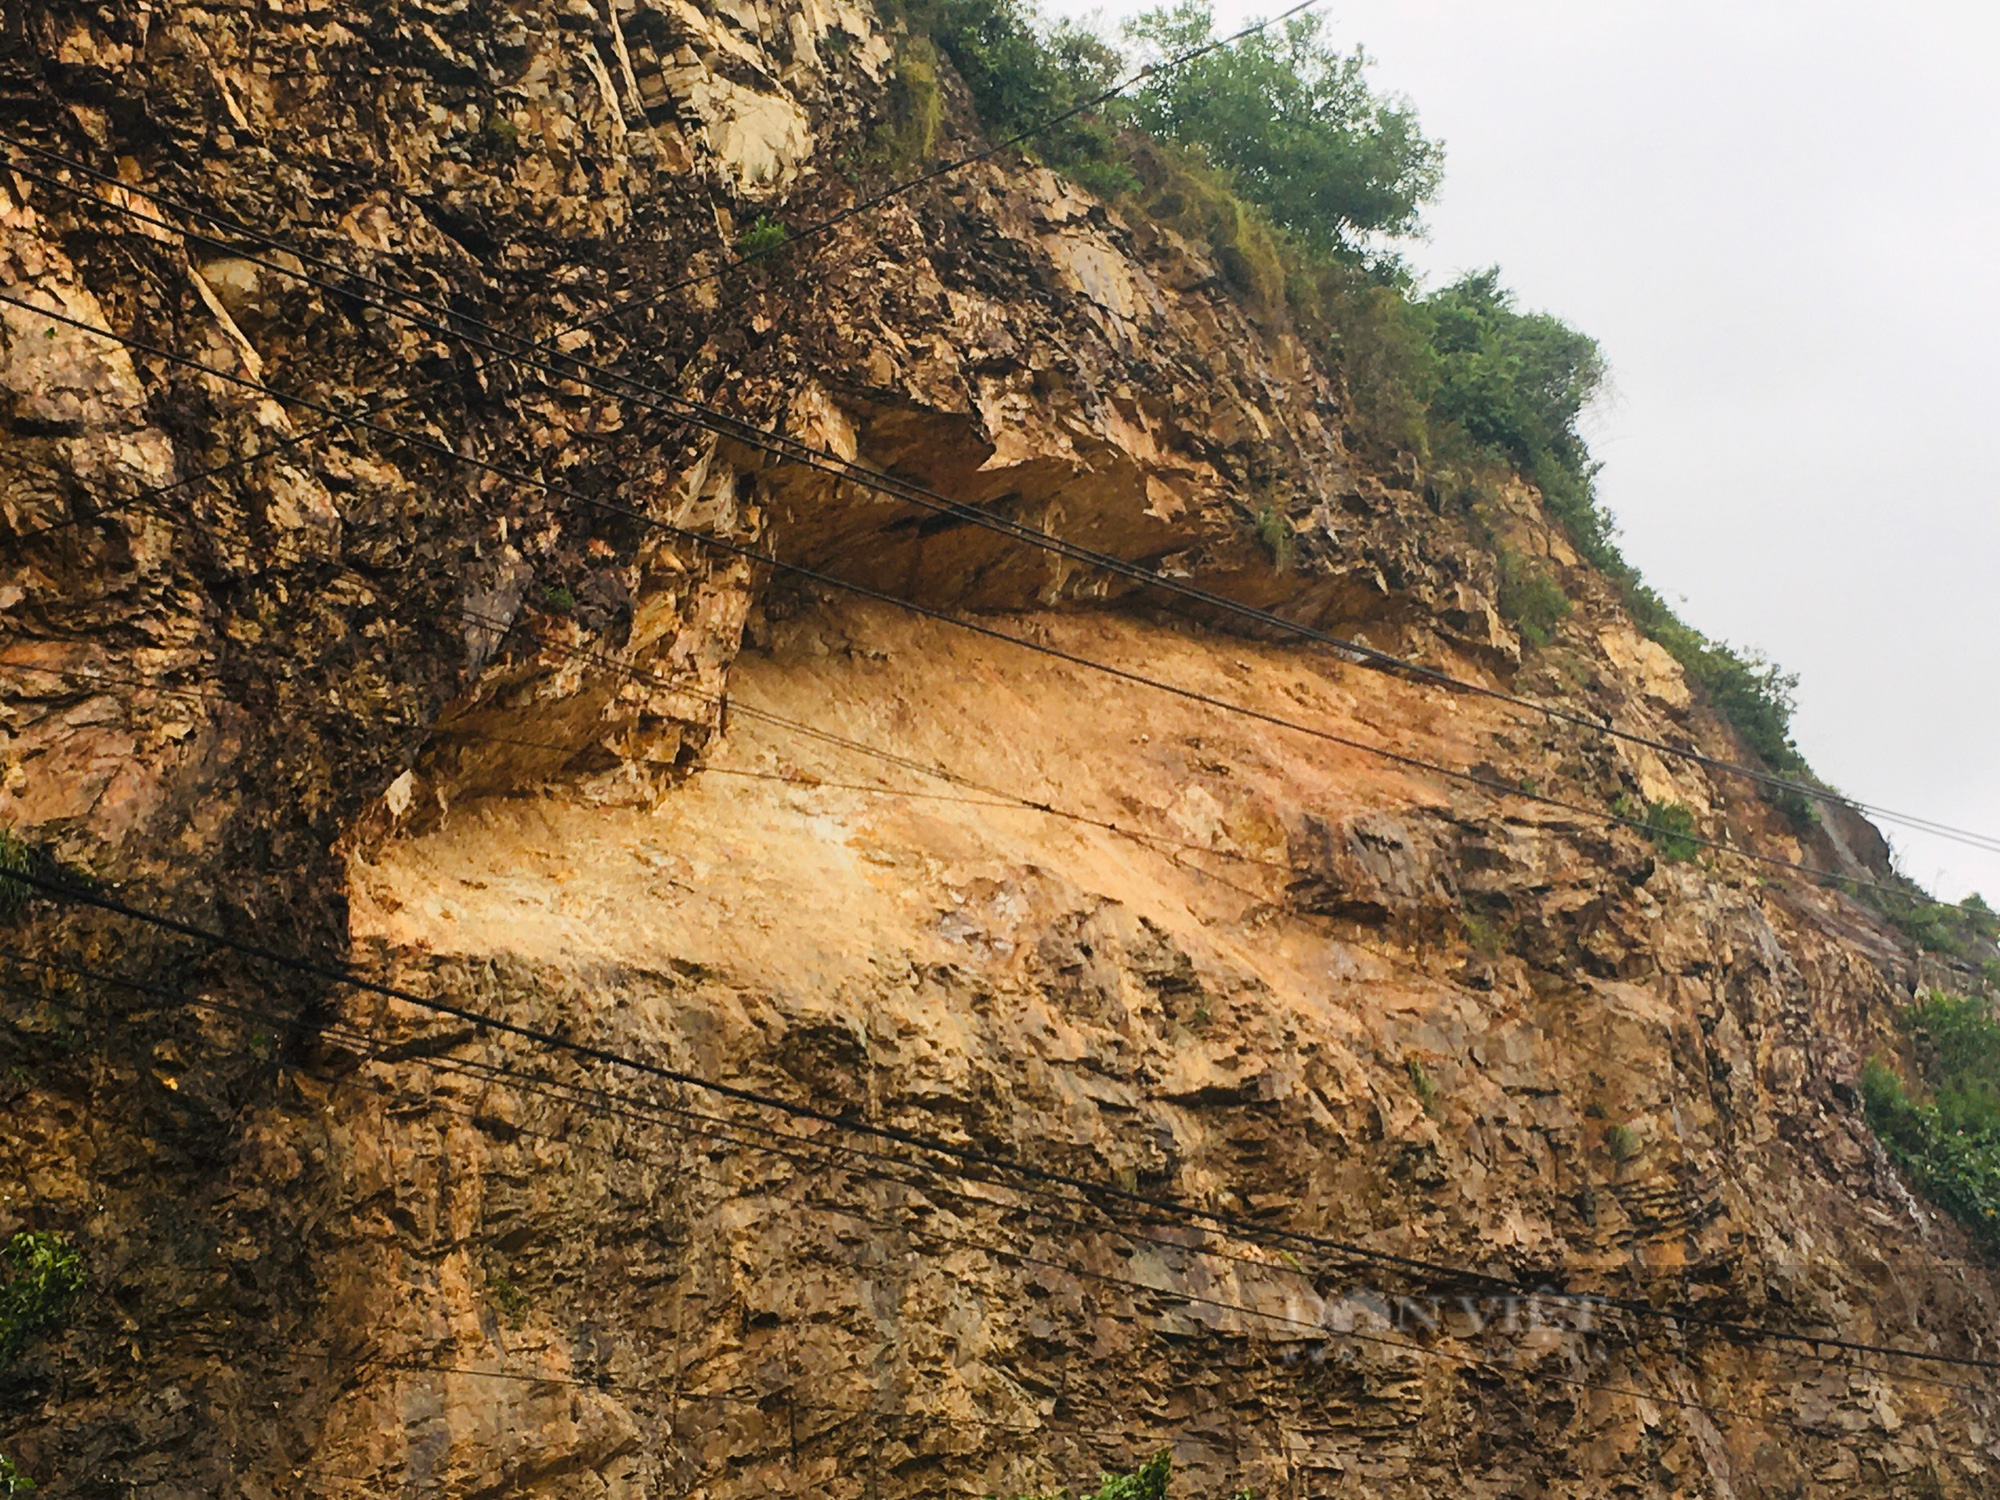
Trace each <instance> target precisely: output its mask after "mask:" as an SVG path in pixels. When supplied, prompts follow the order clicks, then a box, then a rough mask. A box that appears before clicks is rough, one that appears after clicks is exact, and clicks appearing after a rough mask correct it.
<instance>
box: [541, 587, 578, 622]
mask: <svg viewBox="0 0 2000 1500" xmlns="http://www.w3.org/2000/svg"><path fill="white" fill-rule="evenodd" d="M542 602H543V603H544V604H546V605H547V606H548V607H549V608H550V610H552V611H553V612H554V613H556V614H559V615H567V614H571V613H574V612H575V610H576V595H575V594H573V593H571V592H570V591H569V590H568V589H566V588H564V587H563V586H562V585H561V584H553V585H551V586H550V587H548V588H545V589H543V590H542Z"/></svg>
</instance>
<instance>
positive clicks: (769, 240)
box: [736, 214, 792, 260]
mask: <svg viewBox="0 0 2000 1500" xmlns="http://www.w3.org/2000/svg"><path fill="white" fill-rule="evenodd" d="M791 237H792V236H791V231H790V230H788V229H786V228H785V226H784V225H783V224H781V223H779V222H778V221H777V220H776V219H773V218H771V217H770V216H769V215H767V214H759V215H757V222H756V223H754V224H752V225H751V226H750V227H749V228H748V229H746V230H744V231H743V233H742V234H740V235H738V236H737V239H736V254H737V258H738V259H740V260H763V259H764V258H765V257H767V256H769V255H772V254H775V253H776V252H777V251H779V250H781V249H783V248H784V246H785V245H786V244H788V243H789V242H790V240H791Z"/></svg>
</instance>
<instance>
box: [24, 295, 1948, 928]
mask: <svg viewBox="0 0 2000 1500" xmlns="http://www.w3.org/2000/svg"><path fill="white" fill-rule="evenodd" d="M0 303H3V304H6V305H9V306H12V307H17V308H20V309H22V310H23V311H26V312H30V313H33V314H34V315H35V316H37V317H42V318H48V319H51V320H53V321H56V322H60V323H64V324H67V325H69V326H71V327H74V328H78V329H80V330H82V331H84V332H86V333H91V334H95V335H97V336H99V337H101V338H106V339H109V340H111V341H112V342H114V343H119V344H123V345H125V346H126V347H127V348H131V349H137V350H139V351H141V352H143V353H147V354H150V355H152V356H153V357H154V358H156V359H160V360H163V361H166V362H167V363H170V364H177V365H181V366H184V367H187V368H191V369H194V370H197V371H199V372H200V373H201V374H203V375H204V376H207V377H209V378H211V379H215V380H220V381H223V382H225V383H227V384H231V385H235V386H239V387H241V388H243V389H246V390H251V391H255V392H257V393H258V394H260V395H263V396H267V397H270V398H271V399H273V400H276V401H279V402H282V403H284V404H287V405H292V406H298V407H302V408H304V409H305V410H308V411H313V412H318V413H320V414H321V415H325V416H330V417H334V418H336V419H337V420H339V421H341V422H342V423H343V424H344V425H347V426H349V427H353V428H358V429H361V430H363V431H367V432H372V433H375V434H377V435H379V436H382V437H385V438H387V439H388V440H389V441H391V442H398V443H404V444H407V445H409V446H410V447H413V448H415V449H418V450H419V451H423V452H429V453H434V454H437V455H438V456H440V457H443V458H447V459H450V460H452V461H454V462H457V463H462V464H465V465H467V466H468V467H471V468H475V469H479V470H481V471H482V472H485V473H489V474H492V475H495V476H496V477H499V478H502V479H507V480H509V481H512V482H514V483H518V484H525V485H529V486H531V487H533V488H536V489H540V490H542V491H543V492H545V493H547V494H549V495H551V496H553V497H555V498H558V499H562V500H565V501H568V502H569V503H571V504H575V505H580V506H583V507H586V508H589V509H594V510H598V511H602V512H604V513H606V514H610V515H615V516H618V517H621V518H622V519H626V520H630V521H634V522H637V523H638V524H640V525H643V526H646V527H648V528H651V529H653V530H656V531H660V532H662V533H664V534H666V535H669V536H673V537H676V538H678V539H680V540H683V541H686V542H688V543H690V544H692V545H695V546H701V547H708V548H711V549H713V550H716V551H719V552H722V553H724V554H725V555H727V556H730V557H735V558H739V559H741V560H743V561H747V562H754V563H762V564H764V565H766V566H768V567H772V568H776V569H778V570H780V571H782V572H786V573H789V574H791V575H792V576H794V577H797V578H802V579H805V580H807V581H808V582H812V583H817V584H820V585H822V586H824V587H827V588H833V589H840V590H843V591H845V592H847V593H850V594H853V595H856V596H857V597H859V598H863V599H870V600H873V601H875V602H877V603H881V604H887V605H891V606H893V607H895V608H898V609H902V610H905V611H908V612H909V613H912V614H915V615H919V616H921V617H923V618H925V619H929V620H936V621H938V622H940V623H943V624H949V625H953V626H956V627H957V628H959V629H961V630H965V631H969V632H971V633H972V634H975V635H979V636H983V637H986V638H988V639H990V640H996V641H1004V642H1006V643H1008V644H1010V645H1014V646H1019V647H1021V648H1022V649H1024V650H1027V651H1033V652H1035V653H1037V654H1039V655H1043V656H1048V657H1051V658H1053V659H1055V660H1059V661H1064V662H1067V663H1069V664H1071V665H1073V666H1079V667H1084V668H1087V669H1089V670H1091V671H1095V672H1100V673H1103V674H1105V675H1107V676H1110V677H1112V678H1114V679H1116V680H1119V681H1123V682H1128V683H1132V684H1135V685H1138V686H1142V687H1148V688H1153V689H1156V690H1158V691H1161V692H1165V693H1168V694H1171V695H1172V696H1174V697H1178V698H1181V699H1184V700H1186V701H1189V702H1195V703H1200V704H1203V705H1205V706H1208V707H1211V708H1215V709H1218V710H1221V711H1224V712H1229V713H1234V714H1238V715H1241V716H1242V717H1245V718H1249V719H1252V720H1255V721H1257V722H1259V723H1263V724H1268V725H1271V726H1273V727H1275V728H1281V729H1288V730H1291V731H1293V732H1295V733H1299V734H1304V735H1307V736H1309V737H1311V738H1314V739H1317V740H1321V741H1323V742H1326V743H1329V744H1335V745H1339V746H1342V747H1343V748H1346V749H1350V750H1356V751H1359V752H1361V753H1363V754H1366V755H1373V756H1376V757H1377V758H1379V759H1382V760H1386V761H1389V762H1391V763H1393V764H1396V765H1401V766H1403V767H1405V768H1408V769H1411V770H1419V771H1425V772H1429V773H1432V774H1435V775H1440V776H1444V777H1447V778H1449V779H1451V780H1454V781H1459V782H1463V783H1466V784H1468V785H1472V786H1478V787H1482V788H1484V789H1485V790H1487V791H1488V792H1492V793H1496V794H1498V795H1501V796H1508V797H1520V798H1523V799H1525V800H1527V801H1530V802H1535V803H1538V804H1540V805H1542V806H1546V807H1552V808H1556V809H1559V810H1561V811H1564V812H1568V813H1572V814H1575V815H1577V816H1579V817H1584V818H1588V819H1591V820H1592V821H1595V822H1600V823H1603V824H1605V825H1607V826H1618V827H1627V828H1633V829H1636V830H1639V831H1641V832H1645V833H1648V834H1651V833H1653V832H1656V831H1657V830H1656V829H1655V828H1654V826H1653V825H1652V824H1651V823H1649V822H1648V821H1646V820H1645V819H1643V818H1635V817H1630V816H1627V815H1625V814H1622V813H1618V812H1615V811H1606V810H1604V809H1601V808H1590V807H1584V806H1581V805H1579V804H1577V803H1573V802H1566V801H1563V800H1562V799H1560V798H1556V797H1551V796H1548V795H1546V794H1545V793H1541V792H1535V791H1530V790H1527V789H1525V788H1523V787H1520V786H1517V785H1513V784H1510V783H1507V782H1504V781H1500V780H1498V779H1496V778H1494V777H1490V776H1485V775H1482V774H1480V773H1479V772H1476V771H1463V770H1459V769H1456V768H1454V767H1451V766H1445V765H1440V764H1438V763H1436V762H1433V761H1428V760H1425V759H1423V758H1421V757H1419V756H1414V755H1408V754H1405V753H1403V752H1401V751H1397V750H1393V749H1390V748H1388V747H1387V746H1383V745H1376V744H1371V743H1369V742H1368V741H1365V740H1358V739H1355V738H1353V737H1352V736H1349V735H1343V734H1338V733H1336V732H1334V731H1332V730H1328V729H1322V728H1319V727H1317V726H1315V725H1310V724H1304V723H1301V722H1300V721H1298V720H1296V719H1289V718H1286V717H1285V716H1284V715H1282V714H1274V713H1271V712H1268V711H1266V710H1264V709H1259V708H1255V707H1252V706H1250V705H1248V704H1243V703H1235V702H1232V701H1231V700H1229V699H1225V698H1218V697H1216V696H1214V695H1213V694H1209V693H1203V692H1201V691H1199V690H1197V689H1194V688H1188V687H1183V686H1181V685H1179V684H1177V683H1172V682H1167V681H1164V680H1162V679H1160V678H1156V677H1150V676H1148V675H1146V674H1145V673H1143V672H1135V671H1132V670H1130V669H1128V668H1124V667H1118V666H1114V665H1111V664H1110V663H1107V662H1101V661H1097V660H1094V659H1093V658H1091V657H1087V656H1084V655H1081V654H1079V653H1077V652H1073V651H1067V650H1064V649H1062V648H1060V647H1056V646H1050V645H1047V644H1045V643H1043V642H1039V641H1033V640H1030V639H1028V638H1026V637H1023V636H1018V635H1013V634H1010V633H1009V632H1007V631H1004V630H1001V629H999V628H998V627H996V626H992V625H987V624H985V623H983V622H981V621H978V620H973V619H968V618H966V617H964V616H962V615H956V614H953V613H952V612H951V611H949V610H944V609H938V608H935V607H933V606H931V605H927V604H921V603H918V602H917V601H915V600H911V599H905V598H903V597H901V596H900V595H897V594H891V593H888V592H886V591H884V590H882V589H876V588H871V587H869V586H868V585H866V584H862V583H856V582H854V581H853V580H851V579H845V578H838V577H835V576H834V575H832V574H829V573H825V572H822V571H821V570H819V569H817V568H811V567H808V566H806V565H805V564H803V563H796V562H791V561H788V560H787V559H784V558H781V557H778V556H775V555H774V554H771V553H767V552H760V551H758V550H757V549H756V548H754V547H750V546H746V545H744V544H743V543H740V542H732V541H729V540H727V539H726V538H723V537H719V536H714V535H712V534H710V533H707V532H702V531H697V530H694V529H693V528H691V527H686V526H680V525H677V524H675V523H673V522H671V521H663V520H660V519H658V518H657V517H654V516H651V515H648V514H647V513H646V512H644V511H642V510H639V509H637V508H636V507H633V506H628V505H622V504H620V503H618V502H616V501H610V500H605V499H603V498H602V497H600V496H595V495H589V494H586V493H584V492H583V491H580V490H577V489H574V488H572V487H570V486H567V485H563V484H558V483H555V482H553V481H551V480H547V479H544V478H542V477H540V476H539V475H535V474H530V473H526V472H524V471H521V470H517V469H513V468H510V467H508V466H506V465H503V464H496V463H494V462H492V461H491V460H489V459H484V458H480V457H478V456H476V455H473V454H467V453H461V452H460V451H458V450H457V449H456V448H453V447H451V446H450V445H449V444H446V443H443V442H440V441H438V440H436V439H433V438H428V437H423V436H420V435H417V434H414V433H406V432H400V431H398V430H397V429H395V428H391V427H386V426H383V425H382V424H381V423H379V422H376V421H374V420H373V419H371V418H366V417H358V416H353V415H351V414H344V413H340V412H338V411H336V410H334V409H333V408H331V407H329V406H327V405H326V404H325V403H323V402H319V401H315V400H313V399H311V398H309V397H305V396H297V395H290V394H287V393H285V392H282V391H278V390H275V389H273V388H272V387H270V386H268V385H265V384H264V383H263V382H262V381H257V380H252V379H250V378H248V377H247V376H242V375H236V374H231V373H228V372H224V371H219V370H214V369H210V368H209V367H208V366H206V365H204V364H202V363H201V362H200V361H199V360H196V359H193V358H191V357H190V356H188V355H184V354H179V353H176V352H174V351H172V350H169V349H165V348H162V347H161V346H159V345H157V344H151V343H148V342H146V341H145V340H142V339H137V338H133V337H132V336H130V335H127V334H120V333H114V332H112V331H111V330H110V329H107V328H103V327H100V326H98V325H96V324H92V323H86V322H84V321H82V320H81V319H77V318H73V317H70V316H69V315H68V314H67V313H60V312H54V311H51V310H49V309H47V308H43V307H38V306H36V305H35V304H33V303H31V302H26V301H23V300H21V299H20V298H17V297H10V296H7V295H5V294H4V293H0ZM1675 837H1676V838H1678V839H1681V840H1683V841H1685V842H1690V843H1693V844H1695V845H1697V846H1700V847H1703V848H1710V849H1715V850H1718V851H1721V852H1726V853H1731V854H1735V855H1738V856H1740V857H1741V858H1744V859H1748V860H1752V861H1755V862H1757V863H1759V864H1762V865H1765V866H1767V867H1770V868H1775V869H1784V870H1791V871H1794V872H1797V873H1800V874H1804V875H1810V876H1812V877H1813V878H1814V879H1817V880H1825V881H1832V882H1836V883H1841V884H1845V885H1847V886H1851V887H1855V888H1861V889H1871V890H1878V891H1882V892H1884V893H1885V894H1888V895H1892V896H1894V897H1896V898H1897V899H1899V900H1906V901H1913V902H1918V903H1919V904H1923V905H1927V906H1930V907H1935V908H1941V909H1948V910H1959V909H1960V908H1958V907H1956V906H1954V905H1953V904H1952V903H1950V902H1944V901H1938V900H1936V899H1934V898H1929V897H1923V898H1919V897H1912V896H1911V895H1910V893H1909V892H1908V891H1906V890H1904V889H1903V888H1902V887H1899V886H1894V885H1888V884H1885V883H1883V882H1879V881H1872V880H1860V879H1856V878H1854V877H1851V876H1847V875H1843V874H1841V873H1839V872H1837V871H1832V870H1822V869H1818V868H1817V867H1815V866H1812V865H1807V864H1804V863H1802V862H1800V861H1798V860H1789V859H1783V858H1781V857H1779V856H1777V855H1770V854H1760V853H1757V852H1756V851H1754V850H1750V849H1746V848H1744V847H1743V846H1741V845H1738V844H1732V843H1729V842H1727V841H1725V840H1719V839H1711V838H1708V837H1706V836H1705V835H1700V834H1695V833H1679V832H1676V834H1675Z"/></svg>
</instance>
